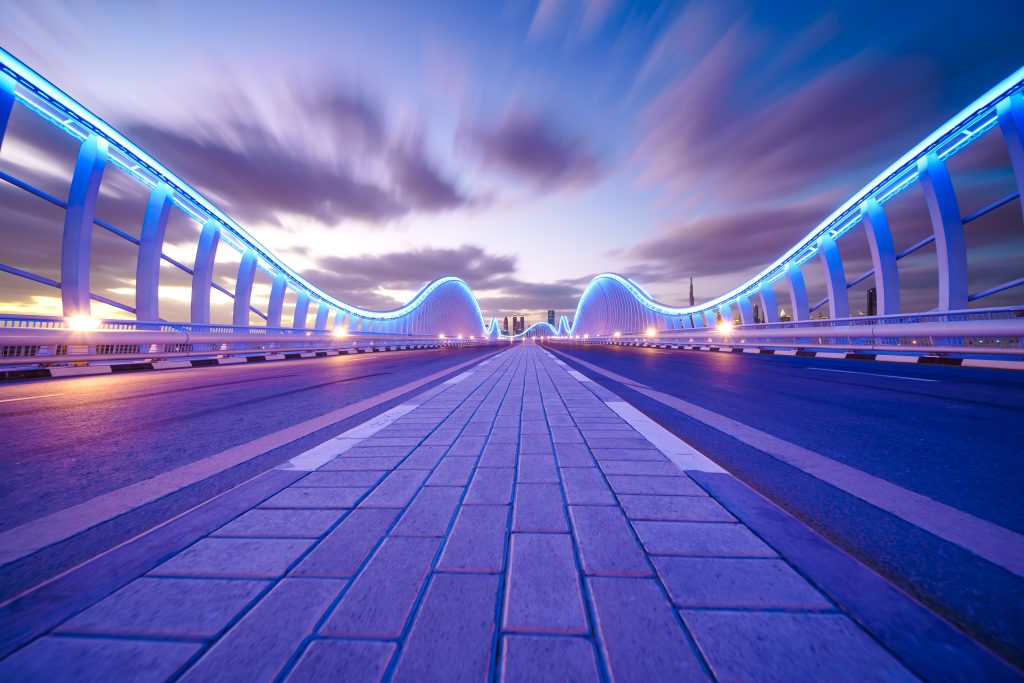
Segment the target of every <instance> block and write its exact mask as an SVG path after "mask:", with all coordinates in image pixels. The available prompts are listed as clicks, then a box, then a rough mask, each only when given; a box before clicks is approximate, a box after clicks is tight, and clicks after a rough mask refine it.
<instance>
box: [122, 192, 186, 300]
mask: <svg viewBox="0 0 1024 683" xmlns="http://www.w3.org/2000/svg"><path fill="white" fill-rule="evenodd" d="M173 201H174V192H173V191H172V190H171V188H170V186H169V185H167V184H166V183H157V185H156V187H154V188H153V191H152V192H150V193H149V203H148V204H146V215H145V217H144V218H143V219H142V233H141V236H140V238H139V259H138V262H137V263H136V266H135V319H136V320H160V257H161V255H162V254H163V250H164V234H165V233H166V232H167V219H168V217H170V215H171V206H172V204H173ZM193 272H194V271H193Z"/></svg>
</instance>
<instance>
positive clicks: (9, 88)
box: [0, 74, 14, 147]
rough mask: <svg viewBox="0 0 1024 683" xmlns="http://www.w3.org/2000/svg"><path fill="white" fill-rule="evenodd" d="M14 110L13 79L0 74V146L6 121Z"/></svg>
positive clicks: (4, 132) (5, 131) (5, 128)
mask: <svg viewBox="0 0 1024 683" xmlns="http://www.w3.org/2000/svg"><path fill="white" fill-rule="evenodd" d="M12 111H14V79H13V78H11V77H10V76H8V75H7V74H0V147H2V146H3V144H4V135H5V134H6V133H7V122H8V121H10V120H11V112H12Z"/></svg>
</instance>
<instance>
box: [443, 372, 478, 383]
mask: <svg viewBox="0 0 1024 683" xmlns="http://www.w3.org/2000/svg"><path fill="white" fill-rule="evenodd" d="M472 374H473V373H472V371H470V372H464V373H462V374H461V375H455V376H454V377H452V378H451V379H449V380H447V381H445V384H458V383H459V382H461V381H462V380H464V379H466V378H467V377H469V376H470V375H472Z"/></svg>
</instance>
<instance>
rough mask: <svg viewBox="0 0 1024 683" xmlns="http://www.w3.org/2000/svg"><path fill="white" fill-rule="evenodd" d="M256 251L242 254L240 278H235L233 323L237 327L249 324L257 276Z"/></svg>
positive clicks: (239, 268) (239, 269)
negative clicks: (250, 307) (253, 287)
mask: <svg viewBox="0 0 1024 683" xmlns="http://www.w3.org/2000/svg"><path fill="white" fill-rule="evenodd" d="M256 263H257V260H256V252H255V251H253V250H252V249H250V250H248V251H247V252H245V253H244V254H242V262H241V263H239V264H238V279H236V280H235V307H234V311H233V312H232V316H231V324H233V325H234V326H235V327H248V326H249V303H250V302H251V301H252V281H253V280H254V279H255V278H256Z"/></svg>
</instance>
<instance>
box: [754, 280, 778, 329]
mask: <svg viewBox="0 0 1024 683" xmlns="http://www.w3.org/2000/svg"><path fill="white" fill-rule="evenodd" d="M757 295H758V297H760V299H761V310H762V314H761V315H763V316H764V321H765V322H766V323H777V322H779V304H778V303H777V302H776V301H775V290H774V289H772V286H771V284H770V283H768V282H765V283H764V284H762V285H761V290H760V291H759V292H758V294H757Z"/></svg>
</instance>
